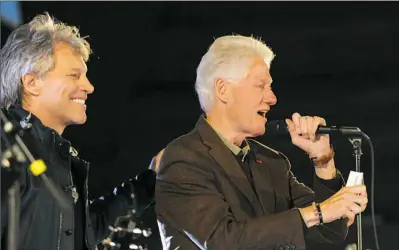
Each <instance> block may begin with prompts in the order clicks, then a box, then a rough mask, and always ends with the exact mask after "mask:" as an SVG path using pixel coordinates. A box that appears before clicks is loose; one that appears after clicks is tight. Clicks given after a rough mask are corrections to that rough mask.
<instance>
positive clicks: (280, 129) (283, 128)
mask: <svg viewBox="0 0 399 250" xmlns="http://www.w3.org/2000/svg"><path fill="white" fill-rule="evenodd" d="M286 133H287V124H286V123H285V121H283V120H272V121H269V122H267V123H266V134H267V135H272V136H274V135H285V134H286Z"/></svg>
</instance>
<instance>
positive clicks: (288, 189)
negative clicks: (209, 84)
mask: <svg viewBox="0 0 399 250" xmlns="http://www.w3.org/2000/svg"><path fill="white" fill-rule="evenodd" d="M249 143H250V148H251V150H255V152H256V153H255V154H256V159H257V160H260V161H259V162H262V163H258V164H257V165H255V166H253V167H252V173H253V179H254V186H255V189H256V192H257V194H258V197H259V199H258V197H257V195H256V193H255V192H254V190H253V188H252V187H251V184H250V182H249V181H248V179H247V178H246V176H245V174H244V172H243V171H242V169H241V167H240V165H239V163H238V162H237V160H236V159H235V157H234V155H233V154H232V153H231V151H230V150H229V149H228V147H227V146H226V145H225V144H224V143H223V142H222V141H221V139H220V137H219V136H218V135H217V134H216V132H215V131H214V130H213V129H212V127H211V126H210V125H209V124H208V122H207V121H206V120H205V118H204V117H203V116H201V117H200V119H199V121H198V122H197V125H196V127H195V129H194V130H193V131H191V132H190V133H188V134H186V135H183V136H181V137H179V138H177V139H176V140H174V141H173V142H171V143H170V144H169V145H168V146H167V147H166V149H165V152H164V155H163V157H162V160H161V163H160V170H159V173H158V177H157V183H156V189H155V198H156V212H157V216H158V226H159V230H160V233H161V240H162V244H163V249H173V250H174V249H179V250H191V249H217V250H234V249H306V242H305V238H312V239H314V240H318V241H321V242H339V241H342V240H343V239H345V237H346V234H347V228H346V224H345V221H344V220H339V221H336V222H333V223H328V224H324V225H322V226H318V227H313V228H311V229H307V230H305V232H304V230H303V224H302V223H303V222H302V218H301V215H300V213H299V211H298V209H296V208H298V207H305V206H309V205H311V203H312V202H313V201H314V200H316V201H322V200H325V199H326V198H328V197H330V196H331V195H333V194H334V193H335V192H336V191H338V190H331V189H329V188H328V187H327V186H326V185H324V184H323V183H322V181H320V179H318V178H317V177H315V178H314V190H315V192H313V191H312V190H311V189H310V188H308V187H306V186H305V185H303V184H302V183H300V182H298V181H297V179H296V178H295V177H294V175H293V174H292V172H291V171H290V163H289V161H288V159H287V158H286V157H285V156H284V155H283V154H281V153H279V152H277V151H275V150H273V149H270V148H268V147H266V146H264V145H262V144H260V143H258V142H256V141H255V140H249ZM338 178H340V179H341V180H342V182H341V181H340V183H343V179H342V176H341V175H340V174H339V177H338ZM335 181H336V180H335Z"/></svg>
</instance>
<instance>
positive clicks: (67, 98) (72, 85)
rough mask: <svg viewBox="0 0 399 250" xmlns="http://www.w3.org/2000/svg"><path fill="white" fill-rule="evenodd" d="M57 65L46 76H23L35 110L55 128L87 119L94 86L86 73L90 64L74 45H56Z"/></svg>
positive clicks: (40, 117)
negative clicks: (87, 101) (87, 64)
mask: <svg viewBox="0 0 399 250" xmlns="http://www.w3.org/2000/svg"><path fill="white" fill-rule="evenodd" d="M53 56H54V59H55V65H54V67H53V68H52V69H51V70H50V71H49V72H47V73H46V74H45V75H44V76H43V77H42V78H38V77H37V76H35V77H33V78H31V79H29V76H25V79H24V80H23V83H24V92H27V93H28V94H29V103H30V106H32V107H33V108H32V109H33V110H32V112H33V113H34V114H36V115H37V116H38V117H39V119H41V120H42V122H43V123H44V124H45V125H47V126H49V127H52V128H53V129H55V130H57V131H58V130H60V129H59V128H62V129H61V131H62V130H63V128H65V127H66V126H68V125H71V124H83V123H85V122H86V119H87V117H86V105H85V101H86V99H87V96H88V94H91V93H93V91H94V87H93V85H91V83H90V82H89V80H88V79H87V77H86V73H87V66H86V64H85V62H84V60H83V58H82V57H81V56H80V55H79V54H78V53H76V52H75V51H74V50H73V49H72V47H71V46H69V45H67V44H65V43H58V44H56V45H55V47H54V55H53Z"/></svg>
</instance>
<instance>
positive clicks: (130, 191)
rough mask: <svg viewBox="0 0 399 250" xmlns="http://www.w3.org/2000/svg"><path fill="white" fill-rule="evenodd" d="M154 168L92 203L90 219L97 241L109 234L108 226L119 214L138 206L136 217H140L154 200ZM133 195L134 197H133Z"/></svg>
mask: <svg viewBox="0 0 399 250" xmlns="http://www.w3.org/2000/svg"><path fill="white" fill-rule="evenodd" d="M155 176H156V174H155V172H154V171H152V170H146V171H144V172H141V173H140V174H138V175H137V176H136V178H135V179H130V180H128V181H126V182H124V183H122V184H121V185H119V186H118V187H116V188H115V189H114V190H113V192H112V193H109V194H107V195H105V196H102V197H101V198H99V199H96V200H94V201H92V202H91V203H90V219H91V225H92V228H93V231H94V235H95V240H96V242H100V241H102V240H103V239H104V238H105V237H106V236H107V235H108V234H109V229H108V226H110V225H114V224H115V222H116V219H117V218H118V217H119V216H126V215H128V214H129V209H133V208H136V213H135V217H139V216H140V215H141V214H142V213H143V212H144V211H145V210H146V208H147V207H149V206H150V205H151V204H152V203H153V200H154V189H155V178H156V177H155ZM132 195H133V197H134V198H133V199H132Z"/></svg>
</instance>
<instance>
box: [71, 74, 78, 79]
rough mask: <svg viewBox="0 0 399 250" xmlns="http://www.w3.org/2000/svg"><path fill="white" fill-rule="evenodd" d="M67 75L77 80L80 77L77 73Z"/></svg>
mask: <svg viewBox="0 0 399 250" xmlns="http://www.w3.org/2000/svg"><path fill="white" fill-rule="evenodd" d="M69 76H70V77H72V78H73V79H75V80H78V79H79V78H80V75H78V74H72V75H69Z"/></svg>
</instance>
